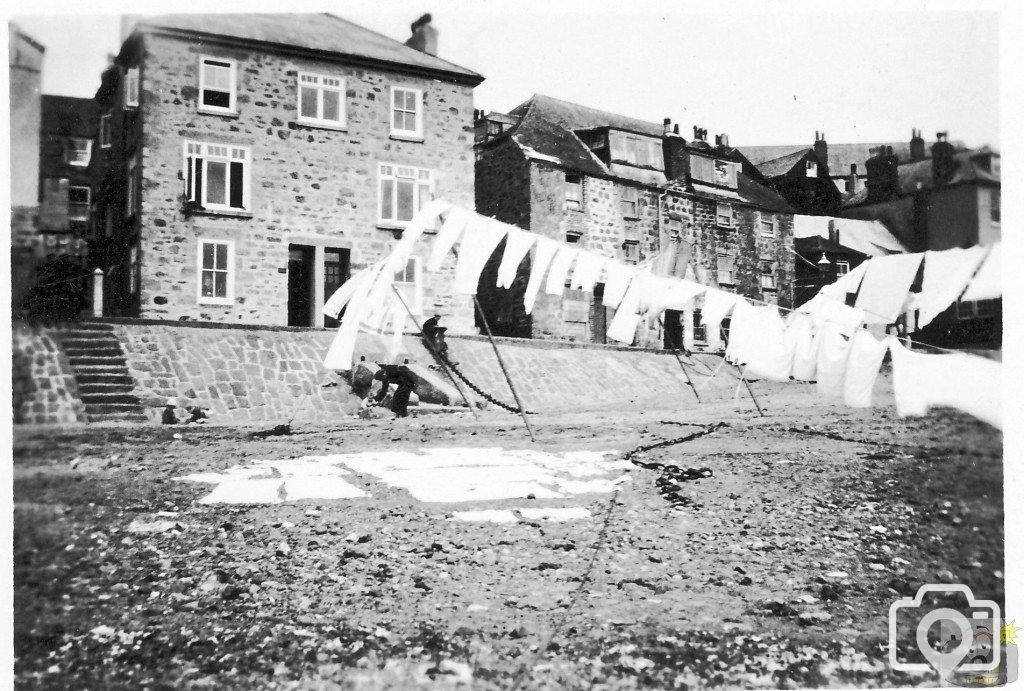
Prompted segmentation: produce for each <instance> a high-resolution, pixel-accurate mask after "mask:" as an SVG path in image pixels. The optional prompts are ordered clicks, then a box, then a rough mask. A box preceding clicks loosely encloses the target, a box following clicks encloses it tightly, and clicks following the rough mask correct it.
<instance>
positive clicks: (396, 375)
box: [373, 363, 416, 417]
mask: <svg viewBox="0 0 1024 691" xmlns="http://www.w3.org/2000/svg"><path fill="white" fill-rule="evenodd" d="M377 366H378V367H380V369H378V370H377V371H376V372H375V373H374V375H373V378H374V379H376V380H377V381H379V382H380V383H381V386H380V393H378V394H377V397H376V398H375V399H374V401H375V402H376V403H380V402H381V401H383V400H384V397H385V396H387V395H388V387H389V386H391V385H392V384H395V385H397V386H398V388H397V389H396V390H395V395H394V396H393V397H392V399H391V411H392V412H393V413H394V414H395V415H397V416H398V417H406V416H407V415H408V414H409V396H410V395H411V394H412V392H413V389H415V388H416V378H415V377H414V376H413V373H412V371H411V370H410V369H409V368H408V367H406V366H405V365H382V364H380V363H377Z"/></svg>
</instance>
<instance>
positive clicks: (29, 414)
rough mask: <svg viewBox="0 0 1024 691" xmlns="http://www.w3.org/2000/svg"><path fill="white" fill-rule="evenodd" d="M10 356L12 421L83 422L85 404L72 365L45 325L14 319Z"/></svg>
mask: <svg viewBox="0 0 1024 691" xmlns="http://www.w3.org/2000/svg"><path fill="white" fill-rule="evenodd" d="M11 356H12V359H11V396H12V401H11V403H12V407H13V416H14V422H15V424H36V425H45V424H64V425H67V424H76V423H82V422H85V406H84V405H82V401H81V399H80V398H79V395H78V383H77V382H76V381H75V377H74V375H73V374H72V372H71V366H70V365H69V364H68V362H67V358H66V357H65V356H64V353H63V351H62V350H61V349H60V348H59V347H58V345H57V344H56V343H55V342H54V340H53V339H52V338H51V337H50V336H49V335H48V333H47V330H46V329H45V328H41V327H37V326H29V325H27V324H25V323H23V322H14V324H13V325H12V330H11Z"/></svg>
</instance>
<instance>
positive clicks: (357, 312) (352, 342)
mask: <svg viewBox="0 0 1024 691" xmlns="http://www.w3.org/2000/svg"><path fill="white" fill-rule="evenodd" d="M367 276H368V278H366V279H364V280H361V281H359V282H358V284H357V285H356V286H355V289H354V290H353V292H352V299H351V300H349V306H348V309H347V310H345V315H344V317H343V318H342V320H341V325H340V326H339V327H338V332H337V334H335V336H334V340H333V341H331V346H330V348H328V350H327V355H326V356H325V357H324V367H326V368H327V369H332V370H350V369H352V354H353V352H354V351H355V346H356V337H357V336H358V335H359V325H360V324H361V323H362V321H363V318H364V317H365V316H366V313H367V311H368V309H369V301H368V300H367V296H368V293H369V292H370V289H371V288H372V285H373V280H372V279H371V278H369V274H367ZM376 278H380V273H379V272H378V274H377V275H376Z"/></svg>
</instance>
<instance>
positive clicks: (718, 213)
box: [715, 202, 733, 228]
mask: <svg viewBox="0 0 1024 691" xmlns="http://www.w3.org/2000/svg"><path fill="white" fill-rule="evenodd" d="M723 208H724V209H728V212H727V213H723V212H722V209H723ZM723 216H725V217H727V219H728V220H727V222H725V223H722V217H723ZM715 225H716V226H721V227H722V228H732V227H733V219H732V204H729V203H727V202H715Z"/></svg>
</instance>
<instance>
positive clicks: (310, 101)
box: [299, 88, 317, 118]
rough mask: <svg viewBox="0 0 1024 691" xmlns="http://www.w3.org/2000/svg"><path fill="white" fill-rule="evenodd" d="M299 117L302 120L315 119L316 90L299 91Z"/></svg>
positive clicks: (304, 89) (302, 89)
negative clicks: (302, 118)
mask: <svg viewBox="0 0 1024 691" xmlns="http://www.w3.org/2000/svg"><path fill="white" fill-rule="evenodd" d="M299 115H301V116H302V117H304V118H315V117H316V116H317V115H316V89H306V88H300V89H299Z"/></svg>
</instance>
